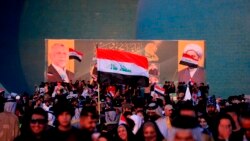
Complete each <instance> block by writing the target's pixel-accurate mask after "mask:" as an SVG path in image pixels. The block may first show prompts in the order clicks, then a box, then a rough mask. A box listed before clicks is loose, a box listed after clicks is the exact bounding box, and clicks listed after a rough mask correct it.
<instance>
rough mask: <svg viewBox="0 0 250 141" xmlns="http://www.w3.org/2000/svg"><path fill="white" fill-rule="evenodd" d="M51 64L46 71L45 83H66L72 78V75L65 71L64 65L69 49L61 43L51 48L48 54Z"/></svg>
mask: <svg viewBox="0 0 250 141" xmlns="http://www.w3.org/2000/svg"><path fill="white" fill-rule="evenodd" d="M49 57H50V59H51V62H52V63H51V64H50V65H49V67H48V70H47V81H48V82H66V83H69V82H70V80H72V79H73V78H74V74H73V73H72V72H70V71H68V70H66V65H67V63H68V60H69V49H68V47H66V46H65V45H63V44H61V43H55V44H54V45H53V46H52V47H51V51H50V53H49Z"/></svg>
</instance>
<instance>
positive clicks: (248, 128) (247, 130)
mask: <svg viewBox="0 0 250 141" xmlns="http://www.w3.org/2000/svg"><path fill="white" fill-rule="evenodd" d="M240 125H241V128H242V129H243V131H244V135H243V139H242V141H250V111H247V112H244V114H242V115H241V116H240Z"/></svg>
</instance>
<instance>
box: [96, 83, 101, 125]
mask: <svg viewBox="0 0 250 141" xmlns="http://www.w3.org/2000/svg"><path fill="white" fill-rule="evenodd" d="M97 87H98V89H97V91H98V115H99V124H101V98H100V84H99V83H98V85H97Z"/></svg>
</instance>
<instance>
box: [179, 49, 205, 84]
mask: <svg viewBox="0 0 250 141" xmlns="http://www.w3.org/2000/svg"><path fill="white" fill-rule="evenodd" d="M203 52H204V51H203V49H202V48H201V46H200V45H198V44H187V45H186V46H185V48H184V50H183V54H182V58H181V61H180V64H181V65H185V66H187V67H185V68H184V69H182V70H180V71H179V72H178V81H179V82H185V83H188V82H189V81H192V82H195V83H197V84H200V83H203V82H205V70H204V68H203V67H201V66H199V61H202V60H201V59H202V57H203V54H204V53H203Z"/></svg>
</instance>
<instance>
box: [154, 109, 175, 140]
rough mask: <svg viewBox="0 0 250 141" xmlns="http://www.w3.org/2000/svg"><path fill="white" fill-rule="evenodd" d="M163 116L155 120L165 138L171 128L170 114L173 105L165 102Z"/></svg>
mask: <svg viewBox="0 0 250 141" xmlns="http://www.w3.org/2000/svg"><path fill="white" fill-rule="evenodd" d="M164 112H165V117H162V118H159V119H157V120H156V121H155V122H156V124H157V126H158V128H159V130H160V132H161V134H162V135H163V136H164V138H165V139H167V138H168V134H169V130H171V127H172V125H171V116H172V114H173V106H172V105H170V104H167V105H166V106H165V107H164Z"/></svg>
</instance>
